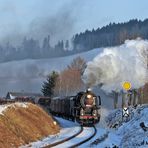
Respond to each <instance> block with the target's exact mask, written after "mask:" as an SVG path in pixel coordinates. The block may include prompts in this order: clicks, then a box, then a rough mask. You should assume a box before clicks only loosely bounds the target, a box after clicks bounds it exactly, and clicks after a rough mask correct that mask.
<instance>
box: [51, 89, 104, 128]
mask: <svg viewBox="0 0 148 148" xmlns="http://www.w3.org/2000/svg"><path fill="white" fill-rule="evenodd" d="M100 106H101V98H100V96H96V95H95V94H94V93H92V91H91V90H90V89H88V90H87V91H86V92H79V93H78V94H77V95H76V96H68V97H64V98H53V99H51V102H50V107H49V108H50V112H51V113H52V114H53V115H56V116H61V117H63V118H66V119H71V120H72V121H77V122H78V123H80V124H81V125H86V126H91V125H93V124H96V123H98V122H99V121H100Z"/></svg>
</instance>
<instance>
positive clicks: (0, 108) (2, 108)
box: [0, 102, 28, 115]
mask: <svg viewBox="0 0 148 148" xmlns="http://www.w3.org/2000/svg"><path fill="white" fill-rule="evenodd" d="M17 107H23V108H26V107H28V105H27V103H19V102H16V103H13V104H5V105H0V115H4V112H5V111H7V109H8V108H17Z"/></svg>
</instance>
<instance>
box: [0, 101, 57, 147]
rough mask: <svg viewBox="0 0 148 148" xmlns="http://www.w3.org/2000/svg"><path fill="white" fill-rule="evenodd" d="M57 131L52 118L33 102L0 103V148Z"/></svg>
mask: <svg viewBox="0 0 148 148" xmlns="http://www.w3.org/2000/svg"><path fill="white" fill-rule="evenodd" d="M59 131H60V127H59V125H58V124H55V121H54V120H53V118H52V117H51V116H49V115H48V114H47V113H46V112H45V111H44V110H43V109H42V108H40V107H39V106H37V105H35V104H32V103H11V104H5V105H0V139H1V140H0V148H7V147H19V146H22V145H26V144H28V143H30V142H33V141H38V140H39V139H42V138H43V137H47V136H48V135H53V134H57V133H58V132H59Z"/></svg>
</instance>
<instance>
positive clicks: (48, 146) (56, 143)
mask: <svg viewBox="0 0 148 148" xmlns="http://www.w3.org/2000/svg"><path fill="white" fill-rule="evenodd" d="M82 132H83V126H81V129H80V131H78V132H77V133H76V134H74V135H72V136H70V137H68V138H66V139H63V140H60V141H57V142H55V143H52V144H50V145H47V146H45V147H43V148H51V147H54V146H57V145H59V144H62V143H64V142H66V141H69V140H71V139H73V138H75V137H76V136H78V135H79V134H81V133H82Z"/></svg>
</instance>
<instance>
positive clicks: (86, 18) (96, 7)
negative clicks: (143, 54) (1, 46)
mask: <svg viewBox="0 0 148 148" xmlns="http://www.w3.org/2000/svg"><path fill="white" fill-rule="evenodd" d="M147 6H148V0H0V19H1V20H0V40H2V39H4V38H8V39H10V40H11V39H12V38H14V37H11V36H13V35H14V36H16V37H17V36H21V35H22V34H27V35H28V34H29V33H30V34H31V35H30V36H33V35H35V36H37V33H34V32H37V31H38V30H39V31H40V28H43V26H44V27H45V26H46V25H48V24H49V23H50V22H52V23H53V24H52V26H54V23H56V25H55V26H62V27H61V28H64V30H65V32H63V34H62V35H61V36H58V37H57V38H58V39H59V38H62V37H63V36H66V35H67V38H69V37H70V36H72V35H73V34H74V33H76V32H81V31H84V30H86V29H92V28H98V27H102V26H103V25H106V24H108V23H109V22H124V21H128V20H129V19H133V18H137V19H142V20H143V19H145V18H147V17H148V9H147ZM65 14H66V15H65ZM61 15H62V16H61ZM51 18H52V19H51ZM59 18H60V19H59ZM46 19H47V20H48V19H49V20H50V21H47V22H46ZM56 19H59V20H61V22H62V23H60V21H57V20H56ZM68 19H69V20H68ZM52 20H53V21H52ZM55 20H56V21H55ZM62 20H63V21H65V20H66V21H67V22H66V23H67V24H66V25H72V26H71V27H70V28H68V27H69V26H68V27H67V26H65V22H63V21H62ZM70 21H72V22H70ZM34 22H35V23H34ZM43 22H46V23H44V24H43ZM32 24H36V25H35V26H34V25H32ZM30 28H31V29H30ZM34 28H36V30H34ZM45 28H46V27H45ZM66 28H68V30H66ZM48 29H49V28H48ZM54 29H55V28H54ZM56 29H57V28H56ZM32 30H33V31H32ZM49 30H50V29H49ZM57 31H58V29H57ZM32 32H33V33H32ZM40 32H41V31H40ZM44 32H45V33H46V32H47V30H45V29H44V31H43V33H42V34H41V33H40V35H39V37H37V38H40V37H42V36H43V34H44ZM50 32H51V31H49V33H50ZM54 33H55V32H53V34H54ZM64 33H65V35H64ZM55 34H56V33H55Z"/></svg>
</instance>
